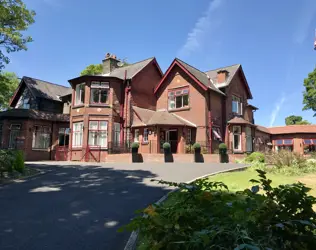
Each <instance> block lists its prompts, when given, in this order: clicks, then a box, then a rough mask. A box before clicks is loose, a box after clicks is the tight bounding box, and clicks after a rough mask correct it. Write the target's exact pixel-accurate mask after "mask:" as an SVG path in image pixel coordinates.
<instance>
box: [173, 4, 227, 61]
mask: <svg viewBox="0 0 316 250" xmlns="http://www.w3.org/2000/svg"><path fill="white" fill-rule="evenodd" d="M223 2H224V0H213V1H211V2H210V4H209V6H208V8H207V11H206V12H205V13H204V14H203V15H202V16H201V17H200V18H199V19H198V20H197V22H196V23H195V25H194V28H193V29H192V31H191V32H190V33H188V36H187V39H186V42H185V43H184V45H183V46H182V47H181V48H180V50H179V52H178V56H179V57H185V56H189V55H190V54H191V53H193V52H194V51H196V50H197V49H198V48H199V47H200V45H201V44H202V42H203V38H204V37H205V33H206V32H207V31H209V30H210V29H212V28H215V27H214V26H212V22H211V21H212V16H213V15H212V14H213V12H214V11H216V10H217V9H218V8H220V6H221V5H222V4H223ZM214 23H215V24H216V23H217V24H218V22H214ZM213 25H214V24H213Z"/></svg>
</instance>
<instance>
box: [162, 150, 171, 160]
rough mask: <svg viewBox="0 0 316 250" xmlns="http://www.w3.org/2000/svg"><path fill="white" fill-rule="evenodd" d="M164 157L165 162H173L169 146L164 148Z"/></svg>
mask: <svg viewBox="0 0 316 250" xmlns="http://www.w3.org/2000/svg"><path fill="white" fill-rule="evenodd" d="M163 151H164V158H165V162H173V155H172V153H171V151H170V148H164V149H163Z"/></svg>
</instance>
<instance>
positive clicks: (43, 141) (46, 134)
mask: <svg viewBox="0 0 316 250" xmlns="http://www.w3.org/2000/svg"><path fill="white" fill-rule="evenodd" d="M50 138H51V129H50V127H46V126H34V129H33V141H32V148H33V149H48V148H49V147H50V144H51V143H50Z"/></svg>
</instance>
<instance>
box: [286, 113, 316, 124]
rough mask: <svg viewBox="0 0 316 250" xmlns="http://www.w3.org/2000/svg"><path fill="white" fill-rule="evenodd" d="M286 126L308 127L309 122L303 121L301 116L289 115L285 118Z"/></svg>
mask: <svg viewBox="0 0 316 250" xmlns="http://www.w3.org/2000/svg"><path fill="white" fill-rule="evenodd" d="M285 124H286V125H309V124H310V122H308V121H306V120H303V117H302V116H296V115H290V116H288V117H286V118H285Z"/></svg>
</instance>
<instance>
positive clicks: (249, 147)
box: [246, 127, 252, 152]
mask: <svg viewBox="0 0 316 250" xmlns="http://www.w3.org/2000/svg"><path fill="white" fill-rule="evenodd" d="M246 151H247V152H252V136H251V128H250V127H246Z"/></svg>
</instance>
